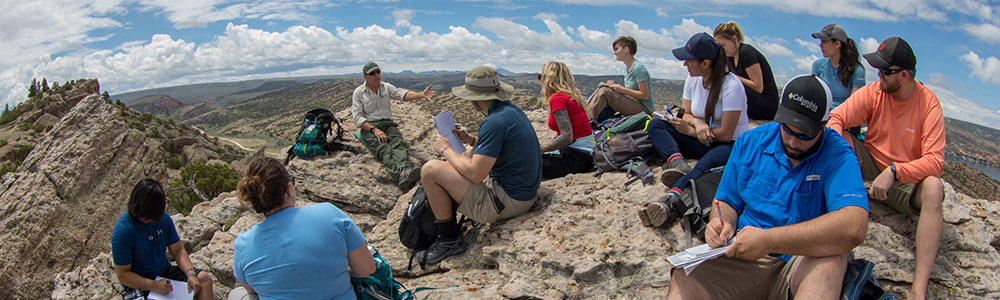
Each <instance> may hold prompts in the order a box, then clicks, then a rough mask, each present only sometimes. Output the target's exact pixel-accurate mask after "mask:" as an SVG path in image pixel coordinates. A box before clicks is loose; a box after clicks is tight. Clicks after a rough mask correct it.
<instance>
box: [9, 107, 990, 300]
mask: <svg viewBox="0 0 1000 300" xmlns="http://www.w3.org/2000/svg"><path fill="white" fill-rule="evenodd" d="M409 105H411V104H410V103H398V102H397V103H394V112H395V113H396V115H397V117H400V118H401V120H399V122H400V124H401V128H402V132H403V134H404V137H405V138H406V139H407V141H408V142H409V143H410V145H411V147H412V148H413V150H414V151H413V152H414V156H415V158H414V160H416V161H422V160H423V159H421V158H416V157H417V156H423V158H424V159H430V158H434V157H435V154H434V153H433V150H431V149H430V143H431V137H433V131H431V130H433V129H430V126H431V125H430V123H429V122H427V120H428V116H426V115H419V114H416V113H413V112H409V111H415V110H412V108H413V106H409ZM345 114H346V111H341V112H339V113H337V115H338V117H341V118H342V119H343V117H344V116H345ZM528 115H529V118H530V119H531V120H532V121H533V122H534V123H535V124H534V125H535V128H536V130H537V131H538V133H539V136H540V137H541V138H542V139H543V140H546V139H549V138H551V137H552V134H551V132H550V131H549V130H548V129H547V128H546V127H545V123H544V122H545V112H544V111H540V110H536V111H529V112H528ZM351 145H353V146H356V147H360V146H359V145H358V144H357V143H354V142H353V141H352V142H351ZM359 149H361V153H360V154H358V155H354V154H351V153H348V152H341V153H337V154H335V155H331V156H326V157H319V158H315V159H311V160H302V159H295V160H293V161H292V163H291V164H290V166H289V169H290V170H291V171H292V172H294V173H295V174H296V178H297V183H298V185H297V191H298V195H299V196H298V197H299V205H311V204H313V203H315V202H332V203H334V204H335V205H337V206H339V207H341V208H343V209H344V210H345V211H347V212H348V214H349V215H350V216H351V217H352V218H353V219H354V220H355V222H356V223H358V225H359V227H361V229H362V231H363V232H364V233H365V236H366V237H367V238H368V241H369V243H371V244H372V245H374V246H375V247H378V248H379V250H380V251H381V252H382V255H383V256H385V258H386V259H388V260H389V261H390V263H391V264H392V267H393V269H394V270H395V271H396V275H397V277H398V278H399V279H400V280H402V281H403V283H404V284H405V285H406V286H408V287H411V288H413V287H420V286H430V287H442V288H443V289H439V290H432V291H426V292H421V294H420V296H421V297H422V298H427V299H504V298H511V299H655V298H662V297H664V296H665V295H666V292H667V286H669V281H670V276H669V270H670V267H671V266H670V265H669V264H668V263H667V261H666V257H667V256H669V255H671V254H673V253H675V252H677V251H681V250H682V249H683V247H684V233H683V230H682V229H681V227H680V225H678V224H676V223H674V224H671V226H670V227H668V228H663V229H651V228H646V227H643V226H641V225H639V222H638V220H637V219H636V216H635V211H636V210H637V209H638V208H639V207H640V206H641V203H642V202H644V201H646V200H650V199H656V198H657V197H659V196H662V195H663V194H664V192H665V191H664V188H663V187H661V186H642V185H641V184H638V183H636V184H632V185H630V186H624V185H623V183H624V182H625V176H624V174H622V173H607V174H604V175H602V176H601V177H593V176H591V175H590V174H574V175H570V176H567V177H565V178H559V179H553V180H548V181H545V182H543V183H542V185H541V188H540V190H539V201H538V202H537V203H536V204H535V205H534V207H533V208H532V209H531V211H529V212H528V213H526V214H524V215H522V216H518V217H515V218H512V219H509V220H505V221H502V222H499V223H496V224H488V225H482V226H480V227H479V229H478V231H476V234H475V237H471V238H470V234H472V231H471V230H470V231H466V232H465V238H466V239H467V241H468V242H469V250H468V252H466V253H464V254H462V255H458V256H455V257H451V258H449V259H446V260H445V261H444V262H442V263H441V264H439V265H436V266H427V268H426V269H425V268H421V267H420V266H416V265H415V266H414V267H413V269H412V270H407V264H408V262H409V255H410V253H409V252H408V251H407V250H406V249H405V248H403V247H402V246H400V245H399V242H398V236H397V228H398V224H399V220H400V218H401V216H402V213H403V210H404V209H405V207H406V205H407V203H408V201H409V199H410V196H411V195H412V191H406V192H404V191H400V190H398V189H397V188H395V186H394V185H393V184H392V182H391V180H389V179H388V175H387V174H386V173H385V171H384V170H382V168H381V165H380V164H379V163H378V162H376V161H375V160H374V159H372V157H371V156H370V155H369V154H368V153H367V150H364V149H363V148H359ZM945 186H946V187H945V189H946V199H945V207H944V211H945V226H944V233H943V236H942V244H941V250H940V251H939V256H938V259H937V262H936V265H935V268H934V271H933V273H932V277H931V280H932V282H931V287H930V289H929V296H930V298H935V299H937V298H951V299H967V298H998V297H1000V280H998V279H1000V271H998V269H1000V268H998V266H997V264H998V262H1000V254H998V251H997V247H998V246H1000V242H998V241H1000V229H998V228H1000V227H998V225H1000V224H997V223H998V222H1000V204H998V203H996V202H992V201H987V200H982V199H975V198H971V197H969V196H966V195H963V194H958V193H955V192H954V189H953V188H952V186H951V185H950V184H946V185H945ZM36 192H38V193H48V194H53V195H54V194H56V193H55V192H54V191H48V190H45V189H40V190H36ZM871 206H872V208H871V210H872V213H871V218H870V223H869V231H868V238H867V239H866V241H865V242H864V244H862V245H861V246H859V247H858V248H856V249H855V250H854V254H855V255H856V256H857V257H862V258H866V259H869V260H872V261H875V262H876V263H877V267H876V269H875V274H876V276H877V277H878V278H879V279H880V280H881V282H882V284H883V285H885V286H887V287H889V288H890V289H891V290H893V291H895V292H897V293H900V294H903V295H905V294H906V293H907V290H908V286H909V281H910V280H911V278H912V272H913V264H914V257H913V247H914V246H913V245H914V234H913V228H915V226H916V218H915V217H906V216H903V215H900V214H898V213H895V212H894V211H892V210H891V209H890V208H888V207H886V206H884V205H881V204H879V203H874V202H873V203H872V205H871ZM175 220H177V221H176V223H177V227H178V230H179V231H180V232H181V235H182V238H183V239H184V243H185V244H186V246H187V247H188V248H190V249H191V253H192V254H191V257H192V259H193V260H194V261H195V265H196V266H198V267H200V268H205V269H207V270H210V271H211V272H212V274H213V275H214V276H215V279H216V281H215V282H216V285H215V291H216V297H217V298H218V299H223V298H224V296H225V294H226V293H228V291H229V290H230V289H231V288H232V287H233V286H235V284H236V282H235V280H234V279H233V278H232V242H233V240H234V239H235V237H236V235H237V234H239V232H242V231H246V230H247V229H249V228H250V227H251V226H253V225H254V224H257V223H259V222H260V221H262V220H263V219H262V217H261V216H260V215H258V214H255V213H253V212H251V211H249V210H247V209H246V208H245V207H243V205H241V204H240V203H239V201H238V200H237V199H236V196H235V195H234V194H233V193H227V194H223V195H220V196H219V197H217V198H215V199H213V200H211V201H209V202H205V203H201V204H199V205H198V206H196V207H195V208H194V209H193V210H192V213H191V214H189V215H188V216H186V217H185V216H175ZM97 251H98V252H99V253H105V254H104V255H106V254H107V252H108V250H107V248H106V246H104V245H100V249H98V250H97ZM90 257H97V259H93V260H88V261H87V263H88V264H86V265H80V266H78V267H77V268H75V269H73V270H67V271H68V272H66V273H63V274H60V275H59V276H58V277H56V279H55V283H54V285H55V286H56V291H57V292H63V291H83V290H85V288H86V287H94V289H95V290H97V291H103V289H102V288H101V287H102V286H104V284H106V283H104V282H93V281H105V280H109V279H108V278H107V277H106V276H102V275H101V274H106V273H101V272H102V271H101V270H108V268H109V266H108V265H107V264H108V263H109V261H108V260H107V259H106V258H104V259H102V257H103V256H100V255H99V254H96V255H92V256H88V257H87V259H89V258H90ZM5 273H6V272H5ZM86 274H89V275H86ZM85 275H86V276H85ZM86 277H89V278H91V279H83V278H86ZM50 278H51V277H50ZM110 280H112V282H111V283H110V285H113V284H115V283H116V282H117V281H116V280H115V279H113V278H112V279H110ZM105 295H106V293H87V292H79V293H77V294H71V293H69V292H66V293H63V294H57V293H53V294H52V296H53V297H55V298H63V299H70V298H101V299H105V298H107V297H106V296H105Z"/></svg>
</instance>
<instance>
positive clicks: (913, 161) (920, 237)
mask: <svg viewBox="0 0 1000 300" xmlns="http://www.w3.org/2000/svg"><path fill="white" fill-rule="evenodd" d="M864 57H865V60H867V61H868V64H870V65H871V66H872V67H875V68H876V69H878V81H876V82H873V83H870V84H868V85H866V86H864V87H862V88H861V89H859V90H858V91H857V92H855V93H854V94H851V97H849V98H847V100H845V101H844V104H841V105H840V106H837V108H836V109H834V110H833V112H831V113H830V128H833V129H834V130H837V131H839V132H840V134H841V135H844V137H845V138H846V139H847V141H848V143H851V144H852V146H853V147H854V151H855V152H857V156H858V159H859V160H860V162H861V175H862V176H863V177H864V179H865V182H867V183H870V185H871V188H869V190H868V194H869V195H870V197H871V198H874V199H875V200H879V201H882V203H884V204H886V205H889V206H891V207H892V208H894V209H896V210H897V211H899V212H901V213H903V214H905V215H908V216H918V219H917V226H916V227H917V228H916V233H917V240H916V242H917V245H916V248H917V249H916V255H915V256H916V260H917V262H916V270H914V272H913V285H912V286H910V294H909V295H908V297H907V298H909V299H924V298H925V297H924V296H925V293H926V292H927V281H928V280H929V279H930V276H931V271H932V270H933V269H934V261H935V260H936V257H937V253H938V247H939V245H940V242H941V230H942V229H941V228H942V227H943V226H944V225H943V224H944V214H943V212H942V208H941V203H942V202H943V201H944V185H943V184H942V183H941V174H942V173H943V172H944V147H945V131H944V115H943V112H942V110H941V102H940V101H938V98H937V95H935V94H934V92H932V91H931V90H930V89H929V88H927V87H926V86H924V85H923V84H922V83H920V82H918V81H917V80H916V79H915V78H914V76H916V74H917V71H916V70H917V69H916V68H917V57H916V55H914V54H913V49H912V48H910V44H909V43H907V42H906V41H905V40H903V39H902V38H899V37H890V38H888V39H885V40H884V41H882V43H881V44H879V46H878V50H876V51H875V52H872V53H868V54H865V55H864ZM864 123H868V132H867V133H865V137H864V141H860V140H858V139H856V138H854V137H852V136H851V135H849V134H847V135H845V134H844V129H845V128H851V127H854V126H861V125H862V124H864Z"/></svg>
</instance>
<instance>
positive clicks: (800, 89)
mask: <svg viewBox="0 0 1000 300" xmlns="http://www.w3.org/2000/svg"><path fill="white" fill-rule="evenodd" d="M832 102H833V95H832V94H830V87H829V86H827V85H826V82H824V81H823V80H822V79H820V78H819V77H816V76H815V75H809V74H805V75H799V76H795V78H792V80H791V81H788V84H785V89H784V90H782V91H781V104H779V105H778V112H777V113H775V115H774V121H776V122H779V123H784V124H788V125H791V126H795V128H798V129H799V130H801V131H802V133H803V134H805V135H807V136H813V137H814V136H816V135H817V134H819V133H820V132H821V131H823V128H824V127H825V126H824V125H823V121H826V120H829V119H830V105H831V104H832Z"/></svg>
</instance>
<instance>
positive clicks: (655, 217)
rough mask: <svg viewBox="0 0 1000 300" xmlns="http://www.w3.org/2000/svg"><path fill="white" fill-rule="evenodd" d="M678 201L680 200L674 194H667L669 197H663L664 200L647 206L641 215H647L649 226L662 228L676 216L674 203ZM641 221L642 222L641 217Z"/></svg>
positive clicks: (661, 199)
mask: <svg viewBox="0 0 1000 300" xmlns="http://www.w3.org/2000/svg"><path fill="white" fill-rule="evenodd" d="M677 201H680V199H678V198H677V195H674V193H667V195H666V196H663V198H660V199H659V200H657V201H655V202H650V203H649V204H646V207H645V208H643V209H642V210H641V211H640V213H642V212H645V213H646V218H647V220H648V221H649V226H652V227H660V226H663V224H667V221H668V220H670V217H671V216H672V215H674V211H673V206H674V205H673V203H676V202H677ZM639 219H640V220H642V216H641V215H640V217H639ZM644 225H645V224H644Z"/></svg>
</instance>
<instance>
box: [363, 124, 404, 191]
mask: <svg viewBox="0 0 1000 300" xmlns="http://www.w3.org/2000/svg"><path fill="white" fill-rule="evenodd" d="M368 123H371V124H372V126H375V127H376V128H378V129H381V130H382V131H383V132H385V135H386V136H387V138H386V141H385V143H382V142H379V141H378V138H376V137H375V134H374V133H371V131H367V130H361V143H362V144H364V145H365V147H367V148H368V150H369V151H371V152H372V155H374V156H375V159H376V160H378V161H379V162H381V163H382V166H383V167H385V170H386V171H388V172H389V175H391V176H392V179H393V180H396V181H398V180H399V173H400V172H402V171H403V169H405V168H406V167H409V166H410V148H409V147H408V146H407V145H406V141H404V140H403V134H402V133H400V132H399V128H397V127H398V125H396V122H393V121H392V120H376V121H368Z"/></svg>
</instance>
